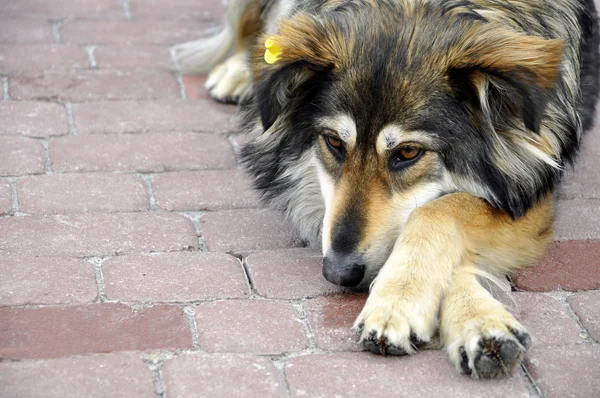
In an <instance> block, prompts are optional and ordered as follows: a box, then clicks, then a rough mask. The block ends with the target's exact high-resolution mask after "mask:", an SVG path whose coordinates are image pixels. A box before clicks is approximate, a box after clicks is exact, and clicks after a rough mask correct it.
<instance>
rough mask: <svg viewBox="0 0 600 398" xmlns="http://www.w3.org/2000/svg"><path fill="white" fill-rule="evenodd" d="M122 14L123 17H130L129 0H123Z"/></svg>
mask: <svg viewBox="0 0 600 398" xmlns="http://www.w3.org/2000/svg"><path fill="white" fill-rule="evenodd" d="M123 16H124V17H125V19H131V7H130V6H129V0H123Z"/></svg>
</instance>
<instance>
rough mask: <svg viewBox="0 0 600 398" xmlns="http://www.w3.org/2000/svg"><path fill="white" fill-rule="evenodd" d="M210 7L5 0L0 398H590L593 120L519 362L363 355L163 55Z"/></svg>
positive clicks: (597, 324)
mask: <svg viewBox="0 0 600 398" xmlns="http://www.w3.org/2000/svg"><path fill="white" fill-rule="evenodd" d="M221 14H222V8H221V6H220V2H218V1H217V0H212V1H210V0H205V1H200V0H124V1H121V0H52V1H50V0H18V1H17V0H0V75H1V78H0V83H1V84H0V86H1V87H2V89H1V90H0V121H1V122H0V397H16V398H23V397H193V396H203V397H204V396H217V397H225V396H244V397H246V396H257V397H266V396H277V397H285V396H334V395H335V396H410V397H421V396H423V397H434V396H464V397H467V396H468V397H472V396H486V397H496V396H497V397H517V396H519V397H520V396H523V397H525V396H540V395H542V396H548V397H567V396H574V397H594V396H595V397H598V396H600V344H598V343H599V342H600V206H599V205H600V172H599V171H598V170H600V125H599V127H597V128H595V129H594V131H592V132H590V133H589V134H588V135H587V136H586V137H585V140H586V142H585V148H584V151H583V158H582V159H581V161H580V162H579V167H578V171H577V173H576V174H575V175H574V176H571V177H570V178H569V179H568V180H567V182H566V183H565V185H564V189H563V190H562V192H561V195H560V200H559V201H558V212H559V215H558V222H557V228H556V242H555V243H554V245H553V246H552V248H551V250H550V253H549V254H548V256H546V257H545V258H544V259H543V260H542V261H541V263H540V264H539V265H538V266H536V267H534V268H531V269H530V270H527V271H524V272H522V273H521V274H519V275H518V276H517V277H516V278H515V279H514V283H515V285H516V287H517V289H518V290H519V292H516V293H514V294H513V299H514V302H515V303H516V309H517V312H518V313H519V317H520V319H522V321H523V323H524V324H525V325H526V326H527V327H529V328H530V330H531V331H532V332H533V334H534V335H535V337H536V342H535V346H534V347H533V348H532V349H531V351H530V353H529V354H528V356H527V360H526V364H525V366H524V367H523V368H521V369H518V371H517V372H516V374H515V375H514V376H513V377H512V378H509V379H506V380H494V381H474V380H471V379H469V378H467V377H465V376H460V375H458V374H457V373H456V371H455V370H454V368H453V367H452V366H451V364H450V363H449V361H448V360H447V359H446V358H445V356H444V355H443V354H442V353H441V352H439V351H427V352H422V353H419V354H417V355H415V356H413V357H401V358H393V357H387V358H383V357H378V356H375V355H372V354H370V353H363V352H359V351H360V348H359V346H358V345H357V343H356V342H355V340H354V336H353V335H352V333H351V332H350V330H349V329H350V326H351V324H352V321H353V320H354V317H355V316H356V315H357V314H358V312H359V310H360V308H361V305H362V304H363V302H364V300H365V296H364V295H359V294H352V293H349V292H342V291H341V290H340V289H338V288H337V287H335V286H333V285H330V284H328V283H327V282H326V281H325V280H324V279H323V278H322V276H321V260H320V256H319V253H316V252H313V251H310V250H309V249H305V248H302V247H301V246H302V245H301V242H299V240H298V239H297V238H296V237H295V236H294V234H293V233H292V232H291V230H290V228H289V227H288V226H287V225H286V224H285V223H283V222H282V220H281V217H280V215H279V214H277V213H274V212H271V211H268V210H264V209H260V208H259V206H258V203H257V200H256V197H255V196H254V194H253V193H252V192H251V191H250V190H249V188H248V183H247V181H246V180H245V179H244V177H243V176H242V175H241V174H240V172H239V171H238V169H237V167H236V154H237V151H238V148H239V145H240V144H241V143H242V141H243V139H242V138H241V137H240V136H239V135H238V133H237V131H236V128H235V121H234V116H235V108H234V107H228V106H223V105H219V104H215V103H213V102H211V101H209V100H208V99H207V97H206V93H205V91H204V89H203V88H202V79H201V78H194V77H183V78H182V76H180V74H179V73H177V72H174V71H173V70H176V65H174V63H173V61H172V58H171V55H170V52H169V47H170V46H171V45H172V44H175V43H178V42H181V41H184V40H190V39H194V38H196V37H197V36H198V34H199V32H201V31H203V30H204V29H206V28H210V27H214V26H215V25H216V23H217V21H218V20H219V19H220V15H221ZM2 98H3V100H4V101H1V100H2ZM340 293H341V294H340Z"/></svg>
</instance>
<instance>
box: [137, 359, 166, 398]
mask: <svg viewBox="0 0 600 398" xmlns="http://www.w3.org/2000/svg"><path fill="white" fill-rule="evenodd" d="M142 360H143V362H144V363H145V364H146V365H147V366H148V368H149V369H150V373H151V374H152V382H153V383H154V394H155V395H156V398H165V384H164V381H163V377H162V366H163V364H164V360H160V361H157V362H154V361H151V360H144V359H142Z"/></svg>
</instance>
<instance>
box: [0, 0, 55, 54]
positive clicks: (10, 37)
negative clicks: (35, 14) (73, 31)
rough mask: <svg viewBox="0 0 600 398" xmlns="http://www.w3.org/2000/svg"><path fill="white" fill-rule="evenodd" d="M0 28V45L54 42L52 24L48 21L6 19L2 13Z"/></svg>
mask: <svg viewBox="0 0 600 398" xmlns="http://www.w3.org/2000/svg"><path fill="white" fill-rule="evenodd" d="M3 3H4V2H3ZM3 5H4V4H3ZM0 26H2V29H0V44H25V43H27V44H29V43H53V42H54V35H53V33H52V24H51V23H50V22H48V20H41V19H39V20H36V19H29V18H23V19H20V18H19V19H17V18H7V17H6V16H5V15H4V13H3V14H2V15H0Z"/></svg>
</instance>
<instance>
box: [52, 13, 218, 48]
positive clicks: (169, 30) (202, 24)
mask: <svg viewBox="0 0 600 398" xmlns="http://www.w3.org/2000/svg"><path fill="white" fill-rule="evenodd" d="M213 26H214V23H212V22H207V21H201V20H198V19H193V18H191V19H186V20H157V19H146V20H130V21H116V20H115V21H86V20H74V21H69V23H67V24H65V25H64V26H63V28H62V31H61V34H62V39H63V41H64V42H65V43H74V44H89V43H94V44H98V45H99V44H118V45H130V44H163V45H174V44H178V43H183V42H185V41H189V40H198V38H199V37H200V36H201V35H202V33H203V32H204V31H205V30H206V29H207V28H209V27H213Z"/></svg>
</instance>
